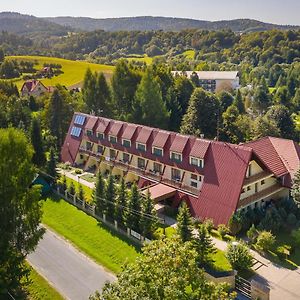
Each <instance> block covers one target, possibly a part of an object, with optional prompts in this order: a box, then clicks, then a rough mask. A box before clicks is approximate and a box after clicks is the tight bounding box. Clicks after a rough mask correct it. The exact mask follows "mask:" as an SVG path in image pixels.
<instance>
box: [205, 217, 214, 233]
mask: <svg viewBox="0 0 300 300" xmlns="http://www.w3.org/2000/svg"><path fill="white" fill-rule="evenodd" d="M203 225H204V226H205V227H206V229H207V232H208V233H209V234H211V232H212V230H213V228H214V222H213V220H212V219H205V220H204V222H203Z"/></svg>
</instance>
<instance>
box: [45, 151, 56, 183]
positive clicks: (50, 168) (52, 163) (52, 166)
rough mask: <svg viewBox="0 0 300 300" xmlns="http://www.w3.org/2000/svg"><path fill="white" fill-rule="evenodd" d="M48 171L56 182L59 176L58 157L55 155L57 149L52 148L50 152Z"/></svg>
mask: <svg viewBox="0 0 300 300" xmlns="http://www.w3.org/2000/svg"><path fill="white" fill-rule="evenodd" d="M46 172H47V174H48V175H50V176H51V179H52V181H53V182H54V181H55V179H56V177H57V172H56V157H55V151H54V148H53V147H51V148H50V154H49V160H48V161H47V164H46Z"/></svg>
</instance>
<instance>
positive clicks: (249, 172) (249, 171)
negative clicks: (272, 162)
mask: <svg viewBox="0 0 300 300" xmlns="http://www.w3.org/2000/svg"><path fill="white" fill-rule="evenodd" d="M250 176H251V164H250V165H249V167H248V177H250Z"/></svg>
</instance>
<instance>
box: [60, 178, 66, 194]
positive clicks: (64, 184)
mask: <svg viewBox="0 0 300 300" xmlns="http://www.w3.org/2000/svg"><path fill="white" fill-rule="evenodd" d="M61 189H62V191H61V192H62V193H64V192H65V191H66V190H67V178H66V175H63V176H62V178H61Z"/></svg>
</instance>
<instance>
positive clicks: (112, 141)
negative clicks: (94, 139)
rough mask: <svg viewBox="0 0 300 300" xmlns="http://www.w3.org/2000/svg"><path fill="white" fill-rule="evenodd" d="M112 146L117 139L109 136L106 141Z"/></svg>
mask: <svg viewBox="0 0 300 300" xmlns="http://www.w3.org/2000/svg"><path fill="white" fill-rule="evenodd" d="M108 140H109V141H110V142H111V143H112V144H115V143H116V142H117V138H116V137H115V136H113V135H110V136H109V139H108Z"/></svg>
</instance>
